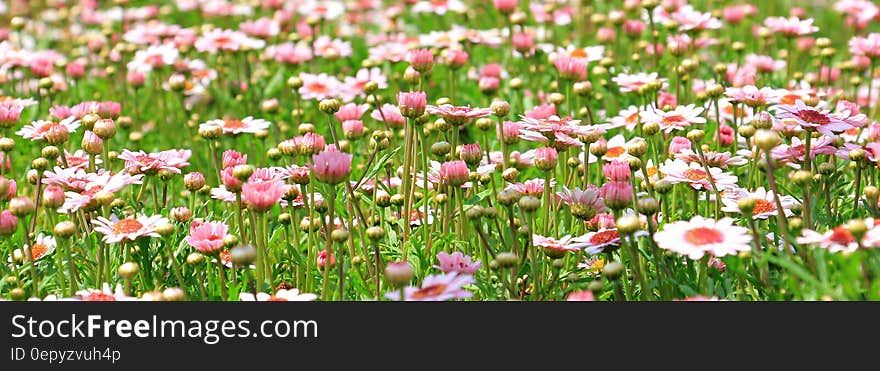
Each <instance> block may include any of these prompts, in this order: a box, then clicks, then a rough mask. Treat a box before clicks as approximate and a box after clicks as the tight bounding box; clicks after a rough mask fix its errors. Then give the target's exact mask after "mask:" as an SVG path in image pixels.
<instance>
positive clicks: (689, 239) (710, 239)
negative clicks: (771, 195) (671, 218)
mask: <svg viewBox="0 0 880 371" xmlns="http://www.w3.org/2000/svg"><path fill="white" fill-rule="evenodd" d="M654 241H656V242H657V245H658V246H659V247H660V248H661V249H665V250H669V251H673V252H676V253H679V254H682V255H687V256H688V257H689V258H691V259H695V260H696V259H700V258H702V257H703V255H705V254H707V253H708V254H711V255H713V256H718V257H720V256H725V255H731V254H736V253H738V252H740V251H749V250H750V249H751V247H750V246H749V243H750V242H751V241H752V237H751V236H750V235H749V230H748V229H746V228H743V227H740V226H736V225H733V219H731V218H721V219H719V220H714V219H708V218H703V217H702V216H699V215H697V216H694V217H693V218H692V219H691V220H690V221H677V222H674V223H670V224H667V225H666V226H665V227H664V228H663V230H662V231H659V232H657V233H655V234H654Z"/></svg>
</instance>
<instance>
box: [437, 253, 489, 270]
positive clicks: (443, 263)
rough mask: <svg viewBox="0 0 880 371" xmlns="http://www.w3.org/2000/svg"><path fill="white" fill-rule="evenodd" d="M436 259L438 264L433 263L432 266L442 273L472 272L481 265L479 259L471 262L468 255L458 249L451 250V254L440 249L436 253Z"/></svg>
mask: <svg viewBox="0 0 880 371" xmlns="http://www.w3.org/2000/svg"><path fill="white" fill-rule="evenodd" d="M437 261H438V262H439V263H440V265H439V266H437V265H435V266H434V267H435V268H438V269H440V270H441V271H443V273H450V272H458V273H463V274H474V272H476V271H477V269H480V265H481V263H480V262H479V261H476V262H472V261H471V257H470V256H467V255H464V254H462V253H461V252H460V251H456V252H453V253H452V255H450V254H449V253H447V252H445V251H441V252H440V253H438V254H437Z"/></svg>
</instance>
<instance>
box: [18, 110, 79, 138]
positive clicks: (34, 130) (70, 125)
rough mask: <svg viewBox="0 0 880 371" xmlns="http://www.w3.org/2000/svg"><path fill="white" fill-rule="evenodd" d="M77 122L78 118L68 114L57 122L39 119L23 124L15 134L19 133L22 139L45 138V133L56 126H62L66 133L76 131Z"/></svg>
mask: <svg viewBox="0 0 880 371" xmlns="http://www.w3.org/2000/svg"><path fill="white" fill-rule="evenodd" d="M79 124H80V122H79V120H78V119H77V118H76V117H73V116H69V117H67V118H65V119H63V120H61V121H58V122H55V121H48V120H39V121H34V122H32V123H30V124H29V125H25V126H24V127H22V128H21V129H19V130H18V131H16V132H15V134H18V135H20V136H21V137H22V138H24V139H30V140H45V139H46V134H48V133H49V131H50V130H52V129H53V128H55V127H56V126H63V127H64V128H65V129H67V132H68V133H73V132H75V131H76V129H77V128H79Z"/></svg>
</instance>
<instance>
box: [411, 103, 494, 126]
mask: <svg viewBox="0 0 880 371" xmlns="http://www.w3.org/2000/svg"><path fill="white" fill-rule="evenodd" d="M425 112H428V113H430V114H434V115H438V116H443V119H444V120H446V122H448V123H450V124H452V125H460V124H464V123H466V122H468V120H470V119H474V118H478V117H486V116H489V115H491V114H492V110H491V109H489V108H471V106H453V105H451V104H441V105H440V106H433V105H427V106H425Z"/></svg>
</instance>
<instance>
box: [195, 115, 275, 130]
mask: <svg viewBox="0 0 880 371" xmlns="http://www.w3.org/2000/svg"><path fill="white" fill-rule="evenodd" d="M269 125H271V123H270V122H268V121H266V120H263V119H255V118H253V117H251V116H248V117H245V118H243V119H241V120H238V119H223V120H220V119H217V120H210V121H207V122H205V123H203V124H201V125H199V127H200V128H201V127H208V126H216V127H219V128H220V129H222V130H223V134H232V135H237V134H243V133H251V134H256V133H259V132H262V131H265V130H266V129H268V128H269Z"/></svg>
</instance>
